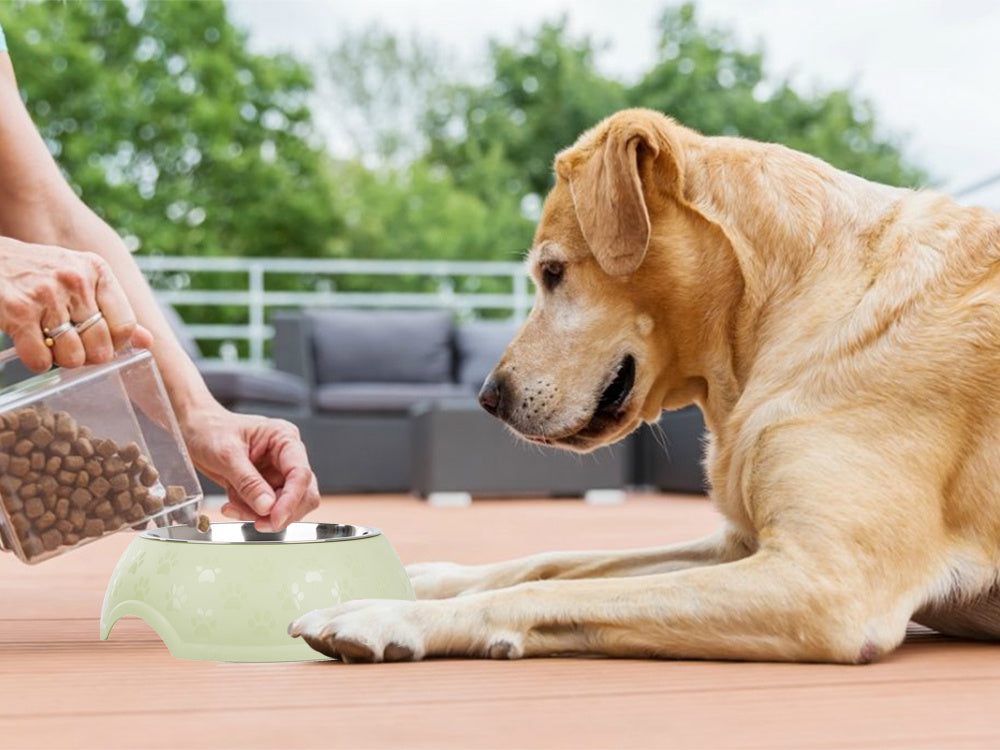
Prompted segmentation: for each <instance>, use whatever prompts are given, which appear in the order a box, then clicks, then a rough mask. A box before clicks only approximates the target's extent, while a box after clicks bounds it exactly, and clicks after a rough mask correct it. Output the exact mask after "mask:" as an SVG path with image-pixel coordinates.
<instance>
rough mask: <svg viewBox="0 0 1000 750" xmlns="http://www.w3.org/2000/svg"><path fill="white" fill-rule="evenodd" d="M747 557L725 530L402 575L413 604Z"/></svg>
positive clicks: (428, 566)
mask: <svg viewBox="0 0 1000 750" xmlns="http://www.w3.org/2000/svg"><path fill="white" fill-rule="evenodd" d="M748 554H750V546H749V544H748V543H746V542H744V541H743V540H742V539H740V538H739V537H738V536H737V535H736V534H735V533H734V532H733V531H732V530H730V529H729V528H728V527H726V528H723V529H721V530H720V531H718V532H717V533H715V534H712V535H711V536H708V537H705V538H703V539H697V540H693V541H689V542H682V543H680V544H673V545H669V546H665V547H648V548H645V549H631V550H613V551H598V550H587V551H581V552H545V553H542V554H539V555H530V556H528V557H522V558H519V559H517V560H505V561H503V562H498V563H488V564H485V565H459V564H457V563H414V564H412V565H408V566H407V568H406V572H407V573H408V574H409V576H410V580H411V582H412V583H413V590H414V592H415V593H416V595H417V598H418V599H446V598H449V597H452V596H461V595H466V594H474V593H479V592H481V591H491V590H493V589H500V588H507V587H510V586H516V585H518V584H520V583H526V582H529V581H544V580H559V579H575V578H613V577H625V576H645V575H653V574H656V573H668V572H670V571H674V570H683V569H684V568H692V567H696V566H700V565H715V564H717V563H721V562H729V561H732V560H738V559H740V558H742V557H746V556H747V555H748Z"/></svg>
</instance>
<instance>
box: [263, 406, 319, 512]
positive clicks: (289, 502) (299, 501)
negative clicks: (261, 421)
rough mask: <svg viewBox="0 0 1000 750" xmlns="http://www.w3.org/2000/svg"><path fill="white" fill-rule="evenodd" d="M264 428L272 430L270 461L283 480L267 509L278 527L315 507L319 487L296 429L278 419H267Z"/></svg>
mask: <svg viewBox="0 0 1000 750" xmlns="http://www.w3.org/2000/svg"><path fill="white" fill-rule="evenodd" d="M267 427H268V428H269V429H271V430H274V431H275V433H276V435H275V439H273V440H272V441H271V445H272V450H271V462H272V464H273V465H274V467H275V468H276V469H277V470H278V471H279V472H280V473H281V475H282V476H283V477H284V479H285V481H284V486H283V487H282V488H281V489H280V490H279V491H278V498H277V500H276V501H275V504H274V509H273V510H272V511H271V522H272V523H273V524H274V525H275V527H277V528H279V529H282V528H284V527H285V526H287V525H288V523H289V522H290V521H294V520H298V519H299V518H302V517H303V516H304V515H305V514H306V513H309V512H310V511H313V510H316V508H318V507H319V499H320V497H319V489H318V486H317V483H316V476H315V475H314V474H313V472H312V470H311V469H310V468H309V457H308V455H307V454H306V447H305V445H304V444H303V443H302V440H301V439H300V438H299V434H298V429H296V427H295V426H294V425H292V424H289V423H288V422H284V421H282V420H270V421H269V422H268V423H267Z"/></svg>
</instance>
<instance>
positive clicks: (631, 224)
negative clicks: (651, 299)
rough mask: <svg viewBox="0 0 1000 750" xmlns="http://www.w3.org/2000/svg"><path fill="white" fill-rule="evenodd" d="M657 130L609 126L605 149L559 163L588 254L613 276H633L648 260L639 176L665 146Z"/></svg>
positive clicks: (639, 124)
mask: <svg viewBox="0 0 1000 750" xmlns="http://www.w3.org/2000/svg"><path fill="white" fill-rule="evenodd" d="M657 130H658V129H657V128H655V127H654V126H653V124H652V123H650V122H646V121H644V120H642V119H638V118H636V119H635V120H632V121H626V122H622V121H617V122H611V123H610V124H609V127H608V129H607V131H606V134H605V138H604V143H603V145H600V144H599V145H598V146H597V147H596V148H595V149H594V151H593V153H591V154H590V155H589V156H588V157H586V159H584V160H582V161H577V160H576V159H574V158H573V157H574V156H575V155H574V154H570V153H567V154H566V156H567V157H569V158H568V159H566V160H565V161H564V162H563V164H561V165H558V164H557V171H559V172H560V173H561V174H563V176H564V177H565V178H566V179H567V181H568V182H569V188H570V193H571V194H572V196H573V206H574V208H575V209H576V216H577V220H578V221H579V223H580V228H581V229H582V230H583V236H584V238H585V239H586V240H587V244H588V245H589V246H590V251H591V252H592V253H593V254H594V257H595V258H596V259H597V262H598V263H599V264H600V266H601V268H602V269H604V271H605V273H608V274H610V275H611V276H627V275H629V274H631V273H633V272H634V271H635V270H636V269H637V268H639V266H640V265H641V264H642V261H643V258H645V256H646V248H647V247H648V246H649V234H650V222H649V210H648V208H647V206H646V198H645V195H644V191H643V184H642V183H643V177H642V176H643V174H644V173H645V174H646V175H648V174H649V171H648V170H647V169H646V167H648V166H650V165H652V164H653V162H655V161H656V160H657V157H658V156H659V155H660V151H661V146H666V145H667V144H666V143H663V142H662V141H663V139H662V137H661V135H662V134H661V133H659V132H657ZM572 162H576V163H575V164H574V163H572ZM560 167H562V168H561V169H560Z"/></svg>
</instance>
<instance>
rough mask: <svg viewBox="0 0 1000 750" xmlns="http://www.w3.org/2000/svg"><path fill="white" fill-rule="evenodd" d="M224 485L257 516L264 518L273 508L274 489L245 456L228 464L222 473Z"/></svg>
mask: <svg viewBox="0 0 1000 750" xmlns="http://www.w3.org/2000/svg"><path fill="white" fill-rule="evenodd" d="M224 478H225V480H226V484H228V485H229V487H230V488H231V489H232V490H233V491H234V492H235V493H236V494H237V495H238V496H239V499H240V500H242V501H243V502H244V504H246V505H247V506H248V507H250V508H251V509H253V511H254V512H255V513H257V515H260V516H266V515H267V514H268V513H270V512H271V508H272V507H273V506H274V500H275V494H274V489H273V488H272V487H271V485H269V484H268V483H267V481H266V480H265V479H264V477H262V476H261V475H260V472H259V471H257V467H256V466H254V465H253V464H252V463H250V459H249V458H247V457H246V456H240V457H239V458H236V459H234V460H233V461H231V462H230V463H229V467H228V470H227V471H226V472H225V473H224Z"/></svg>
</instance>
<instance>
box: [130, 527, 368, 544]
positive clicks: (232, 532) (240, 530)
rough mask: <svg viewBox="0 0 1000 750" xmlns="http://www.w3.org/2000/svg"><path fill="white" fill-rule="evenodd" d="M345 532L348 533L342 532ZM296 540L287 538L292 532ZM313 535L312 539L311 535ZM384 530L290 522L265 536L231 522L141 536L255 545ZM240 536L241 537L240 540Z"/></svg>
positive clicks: (307, 541) (330, 539)
mask: <svg viewBox="0 0 1000 750" xmlns="http://www.w3.org/2000/svg"><path fill="white" fill-rule="evenodd" d="M216 529H219V530H222V529H225V531H226V533H224V534H222V538H220V539H213V538H212V536H213V534H212V532H213V531H214V530H216ZM342 530H349V531H347V533H342ZM290 531H291V532H292V536H293V538H291V539H288V538H286V537H287V535H288V534H289V532H290ZM310 533H311V534H312V537H311V538H310V537H309V536H308V535H309V534H310ZM381 535H382V531H381V529H377V528H375V527H374V526H359V525H357V524H350V523H311V522H304V521H297V522H296V523H291V524H289V525H288V527H287V528H285V529H284V530H283V531H279V532H274V533H265V532H261V531H257V529H256V528H254V525H253V523H249V522H244V521H230V522H221V523H213V524H211V526H210V527H209V530H208V531H207V532H201V531H198V529H197V528H195V527H194V526H188V525H186V524H180V525H176V526H159V527H157V528H153V529H146V530H145V531H143V532H142V533H141V534H140V535H139V536H140V538H143V539H150V540H152V541H154V542H173V543H177V544H209V545H216V546H217V545H236V546H245V545H256V544H278V545H282V544H318V543H325V542H351V541H357V540H359V539H372V538H373V537H376V536H381ZM238 536H242V537H243V538H242V539H240V538H238ZM297 537H301V538H297Z"/></svg>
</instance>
